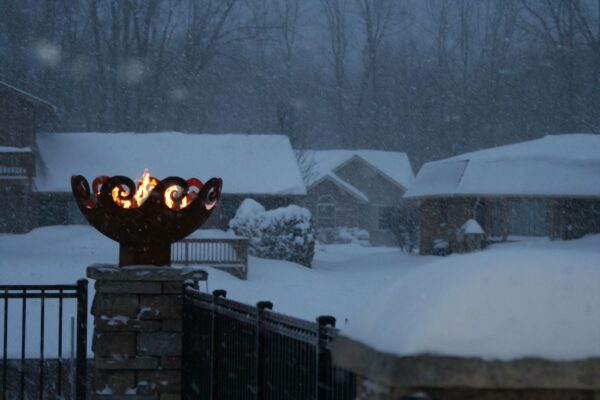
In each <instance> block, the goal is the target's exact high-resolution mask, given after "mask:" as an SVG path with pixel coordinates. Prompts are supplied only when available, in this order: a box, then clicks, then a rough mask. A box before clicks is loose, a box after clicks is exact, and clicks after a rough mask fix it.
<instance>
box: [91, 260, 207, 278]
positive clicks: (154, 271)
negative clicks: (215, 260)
mask: <svg viewBox="0 0 600 400" xmlns="http://www.w3.org/2000/svg"><path fill="white" fill-rule="evenodd" d="M87 277H88V278H90V279H95V280H97V281H181V282H183V281H186V280H192V281H194V282H197V281H206V280H207V279H208V272H206V271H205V270H202V269H197V268H191V267H182V268H175V267H157V266H155V265H130V266H126V267H121V268H119V266H118V265H115V264H93V265H90V266H89V267H87Z"/></svg>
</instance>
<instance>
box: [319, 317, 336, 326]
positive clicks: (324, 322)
mask: <svg viewBox="0 0 600 400" xmlns="http://www.w3.org/2000/svg"><path fill="white" fill-rule="evenodd" d="M317 324H319V326H321V327H324V326H328V325H331V326H332V327H334V328H335V317H334V316H332V315H321V316H320V317H317Z"/></svg>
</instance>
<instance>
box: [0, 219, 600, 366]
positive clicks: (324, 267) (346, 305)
mask: <svg viewBox="0 0 600 400" xmlns="http://www.w3.org/2000/svg"><path fill="white" fill-rule="evenodd" d="M0 254H1V255H2V257H1V258H0V282H1V283H2V284H42V283H43V284H57V283H73V282H75V281H76V280H77V279H79V278H82V277H85V269H86V267H87V266H88V265H90V264H93V263H113V264H114V263H116V262H117V254H118V247H117V244H116V243H114V242H112V241H111V240H109V239H107V238H105V237H104V236H102V235H101V234H99V233H97V232H96V231H95V230H94V229H93V228H91V227H85V226H68V227H48V228H40V229H36V230H34V231H32V232H30V233H28V234H24V235H0ZM207 270H208V271H209V281H208V289H209V290H210V291H212V290H214V289H226V290H227V291H228V297H230V298H232V299H235V300H238V301H242V302H246V303H251V304H252V303H255V302H257V301H259V300H270V301H272V302H273V303H274V305H275V307H274V309H275V310H276V311H278V312H281V313H286V314H290V315H294V316H297V317H301V318H305V319H313V318H315V317H317V316H318V315H323V314H330V315H334V316H335V317H336V318H337V319H338V327H340V328H341V329H342V331H343V332H344V333H346V334H348V335H349V336H351V337H353V338H356V339H358V340H361V341H364V342H367V343H369V344H372V345H374V346H375V347H377V348H378V349H380V350H382V351H387V352H396V353H399V354H410V353H416V352H422V351H428V352H440V353H447V354H464V355H475V354H480V353H481V355H484V356H486V357H492V358H494V357H497V358H510V357H512V356H522V355H538V356H541V355H545V354H546V353H547V354H548V355H549V356H552V357H554V358H569V357H574V356H577V357H579V356H582V355H584V354H588V355H596V356H600V290H598V288H599V287H600V235H596V236H588V237H586V238H583V239H581V240H575V241H569V242H561V241H554V242H551V241H549V240H546V239H531V238H522V239H521V241H518V242H515V243H509V244H498V245H494V246H491V247H489V248H487V249H486V250H484V251H481V252H478V253H473V254H466V255H452V256H449V257H422V256H417V255H414V254H407V253H403V252H401V251H400V250H398V249H396V248H386V247H362V246H359V245H350V244H348V245H328V246H318V247H317V249H316V255H315V260H314V264H313V268H312V269H308V268H305V267H302V266H299V265H297V264H293V263H289V262H284V261H275V260H264V259H259V258H254V257H251V258H250V262H249V275H248V280H247V281H241V280H238V279H237V278H235V277H233V276H231V275H229V274H227V273H225V272H222V271H219V270H215V269H212V268H207ZM202 288H203V289H204V290H206V285H202ZM92 296H93V282H90V299H91V298H92ZM90 303H91V301H90ZM1 312H2V310H0V313H1ZM28 318H29V317H28ZM48 332H51V331H48ZM465 332H467V333H468V335H466V336H465ZM0 334H1V332H0ZM390 338H394V339H393V340H391V339H390ZM553 346H554V350H552V348H553ZM17 348H18V346H17ZM47 349H48V348H47ZM34 350H35V349H32V350H31V352H32V354H33V353H35V351H34Z"/></svg>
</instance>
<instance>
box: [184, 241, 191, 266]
mask: <svg viewBox="0 0 600 400" xmlns="http://www.w3.org/2000/svg"><path fill="white" fill-rule="evenodd" d="M183 244H184V246H183V249H184V252H185V263H184V265H185V266H188V265H189V264H190V252H189V244H190V243H189V242H188V241H187V240H183Z"/></svg>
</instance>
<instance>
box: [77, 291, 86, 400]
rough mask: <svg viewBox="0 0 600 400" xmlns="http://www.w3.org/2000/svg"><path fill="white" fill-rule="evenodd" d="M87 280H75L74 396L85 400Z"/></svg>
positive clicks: (78, 399) (79, 399)
mask: <svg viewBox="0 0 600 400" xmlns="http://www.w3.org/2000/svg"><path fill="white" fill-rule="evenodd" d="M87 311H88V281H87V280H86V279H80V280H78V281H77V367H76V368H77V372H76V381H75V382H76V386H77V388H76V389H75V397H76V399H77V400H85V399H86V396H87V321H88V316H87Z"/></svg>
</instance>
